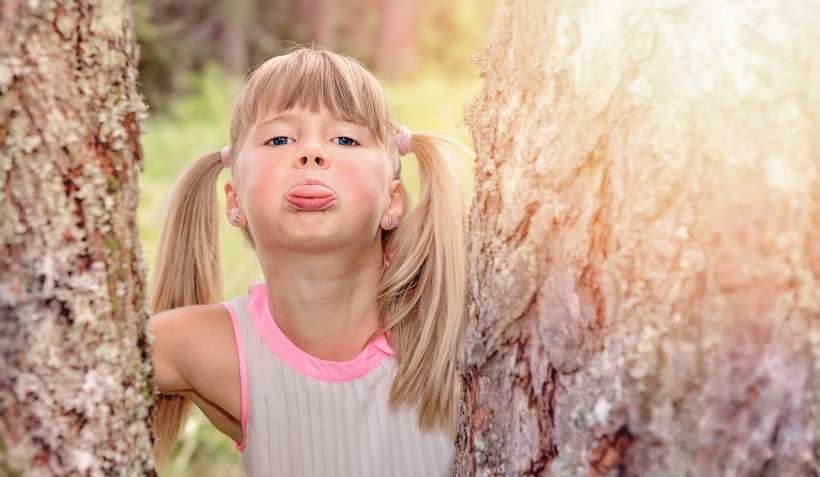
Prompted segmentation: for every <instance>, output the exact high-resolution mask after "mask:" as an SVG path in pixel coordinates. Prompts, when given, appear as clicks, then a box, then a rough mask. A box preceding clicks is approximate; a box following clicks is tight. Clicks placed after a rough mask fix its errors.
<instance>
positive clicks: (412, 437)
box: [224, 283, 455, 477]
mask: <svg viewBox="0 0 820 477" xmlns="http://www.w3.org/2000/svg"><path fill="white" fill-rule="evenodd" d="M224 305H225V307H226V308H227V309H228V312H229V313H230V315H231V320H232V321H233V326H234V334H235V336H236V344H237V349H238V351H239V373H240V385H241V396H242V435H243V439H242V442H241V443H240V444H237V446H236V447H237V449H239V450H240V452H241V455H242V464H243V466H244V468H245V474H246V475H248V476H252V477H263V476H264V477H267V476H283V477H298V476H339V477H345V476H349V477H359V476H382V475H391V476H413V477H416V476H446V475H449V474H450V466H451V463H452V461H453V457H454V453H455V446H454V443H453V437H452V436H448V435H447V434H446V433H444V432H441V431H430V432H426V431H422V430H420V429H419V428H418V425H417V422H418V414H417V411H416V410H415V409H411V408H408V407H406V406H404V407H401V408H398V409H391V407H390V406H389V405H388V399H389V396H390V386H391V384H392V382H393V378H394V377H395V376H396V369H397V365H396V358H395V353H394V352H393V350H392V349H391V348H390V346H389V344H388V342H387V340H386V339H385V338H384V337H383V336H381V337H379V338H377V339H375V340H374V341H373V342H371V343H370V344H368V345H367V346H366V347H365V349H364V350H363V351H362V352H361V353H360V354H359V356H357V357H356V358H355V359H353V360H352V361H347V362H343V363H340V362H333V361H324V360H321V359H318V358H315V357H313V356H311V355H309V354H307V353H305V352H304V351H302V350H301V349H299V348H298V347H297V346H296V345H294V344H293V343H292V342H291V341H290V340H289V339H288V338H287V337H286V336H285V335H284V333H282V331H281V330H280V329H279V327H278V326H277V325H276V322H275V321H274V319H273V317H272V316H271V313H270V308H269V306H268V290H267V286H266V285H265V284H264V283H259V284H256V285H254V286H252V287H251V290H250V293H249V294H248V295H247V296H244V297H240V298H237V299H235V300H233V301H230V302H227V303H224Z"/></svg>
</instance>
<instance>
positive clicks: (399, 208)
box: [381, 179, 407, 230]
mask: <svg viewBox="0 0 820 477" xmlns="http://www.w3.org/2000/svg"><path fill="white" fill-rule="evenodd" d="M406 198H407V190H406V189H405V188H404V182H402V181H401V180H398V179H396V180H394V181H393V182H391V183H390V196H389V199H388V203H387V208H386V209H385V210H384V214H382V219H381V227H382V229H384V230H392V229H395V228H396V227H398V226H399V223H401V217H402V215H403V214H404V204H405V203H406Z"/></svg>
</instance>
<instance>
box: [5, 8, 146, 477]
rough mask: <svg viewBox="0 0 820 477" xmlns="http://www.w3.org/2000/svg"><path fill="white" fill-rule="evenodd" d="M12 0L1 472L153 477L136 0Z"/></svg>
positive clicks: (7, 71) (8, 37)
mask: <svg viewBox="0 0 820 477" xmlns="http://www.w3.org/2000/svg"><path fill="white" fill-rule="evenodd" d="M0 10H1V11H0V21H1V22H2V23H0V216H1V217H2V219H0V474H2V475H21V474H23V473H24V474H25V475H28V476H40V475H43V476H45V475H49V476H51V475H89V476H91V475H94V476H96V475H141V474H151V473H153V471H152V470H151V469H152V464H151V454H150V447H151V444H150V437H149V430H148V427H147V425H146V416H147V411H148V406H149V404H148V403H149V402H150V398H151V389H152V387H151V385H150V368H149V354H148V353H149V352H148V339H147V336H146V320H147V317H148V312H147V307H146V300H145V296H144V293H145V292H144V289H145V278H144V263H143V261H142V258H141V252H140V248H139V243H138V241H137V229H136V209H137V200H138V193H137V174H138V172H139V170H140V169H141V166H142V158H141V150H140V147H139V143H138V137H139V134H140V123H141V120H142V117H143V116H144V114H145V110H144V106H143V103H142V100H141V98H140V97H139V95H138V94H137V92H136V80H137V69H136V65H137V57H138V47H137V45H136V40H135V34H134V25H133V20H132V4H131V2H122V1H111V0H105V1H99V0H84V1H45V0H41V1H22V0H5V1H4V2H2V3H0Z"/></svg>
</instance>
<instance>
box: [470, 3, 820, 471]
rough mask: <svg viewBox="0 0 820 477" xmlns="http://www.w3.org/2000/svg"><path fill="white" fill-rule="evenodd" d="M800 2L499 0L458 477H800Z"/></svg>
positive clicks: (803, 101) (815, 39) (818, 406)
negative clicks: (460, 474) (464, 437)
mask: <svg viewBox="0 0 820 477" xmlns="http://www.w3.org/2000/svg"><path fill="white" fill-rule="evenodd" d="M818 24H820V4H818V3H817V2H803V1H800V0H772V1H768V2H746V1H739V0H738V1H729V0H727V1H721V2H713V1H706V0H692V1H685V0H683V1H661V2H644V1H641V0H635V1H626V0H625V1H618V2H604V1H597V0H586V1H584V0H579V1H544V0H521V1H513V0H503V1H501V3H500V8H499V12H498V17H497V19H496V25H495V30H494V33H493V34H492V39H491V41H490V44H489V46H488V47H487V49H486V51H485V52H484V54H483V58H482V59H481V62H480V63H481V66H482V70H483V73H482V74H483V77H484V86H483V89H482V90H481V92H480V93H479V95H478V97H477V100H476V102H475V104H474V105H473V106H472V108H471V110H470V111H469V113H468V123H469V125H470V126H471V128H472V133H473V137H474V143H475V146H476V151H477V154H478V161H477V172H476V174H477V177H476V197H475V200H474V203H473V207H472V213H471V236H470V242H469V247H470V263H471V265H472V267H473V268H472V271H471V283H470V292H471V299H470V306H471V308H470V312H471V315H472V317H473V319H474V320H475V321H473V322H472V326H471V327H470V332H469V337H468V352H467V364H466V370H465V387H466V405H467V413H468V427H469V432H468V436H467V450H466V451H465V452H463V453H462V455H461V459H462V465H463V467H464V468H465V469H467V470H466V471H465V474H466V475H472V474H476V475H480V476H486V475H551V476H584V475H626V476H661V475H662V476H686V475H692V476H694V475H698V476H700V475H703V476H706V475H709V476H720V475H725V476H735V475H740V476H745V475H771V476H775V475H777V476H792V475H801V476H803V475H818V469H820V114H818V111H820V88H818V85H820V56H818V55H820V50H818V48H817V45H820V29H818V28H817V25H818Z"/></svg>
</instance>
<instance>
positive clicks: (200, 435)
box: [138, 67, 480, 477]
mask: <svg viewBox="0 0 820 477" xmlns="http://www.w3.org/2000/svg"><path fill="white" fill-rule="evenodd" d="M192 82H193V84H194V93H193V94H192V95H190V96H188V97H186V98H183V99H179V100H177V101H175V102H174V103H172V104H171V105H169V108H168V111H169V112H168V113H167V114H164V115H152V116H151V117H149V119H148V120H147V121H146V123H145V126H146V129H147V131H146V133H145V134H144V135H143V136H142V140H141V142H142V147H143V152H144V157H145V170H144V172H143V174H142V175H141V177H140V189H141V193H142V196H141V200H140V206H139V210H138V226H139V234H140V241H141V243H142V249H143V254H144V255H145V258H146V260H147V261H148V263H149V273H150V269H151V265H153V262H154V258H155V257H156V250H157V242H158V240H159V236H160V231H161V225H162V221H163V213H164V212H163V211H164V210H165V208H166V207H165V204H164V200H165V196H166V194H167V192H168V190H169V189H170V188H171V186H172V184H173V182H174V180H175V179H176V178H177V177H178V176H179V174H180V172H181V171H182V170H183V168H184V167H185V165H186V164H187V163H188V162H189V161H191V160H193V159H195V158H197V157H199V156H201V155H203V154H205V153H208V152H212V151H217V150H219V149H221V148H222V147H223V146H224V145H226V144H227V143H228V125H229V120H230V114H231V109H232V107H233V101H234V98H235V97H236V93H237V92H238V90H239V86H240V85H239V83H238V82H237V81H235V80H232V79H229V78H227V77H225V76H224V75H223V74H222V73H221V72H220V71H219V70H218V69H217V68H214V67H211V68H207V69H206V70H205V72H204V73H203V74H201V75H199V76H197V77H195V78H193V79H192ZM479 86H480V81H479V79H478V78H477V75H466V74H465V75H463V77H458V76H455V77H454V76H452V75H449V76H448V77H447V78H445V77H443V76H442V75H437V74H436V73H435V72H427V73H426V74H420V75H418V76H417V77H415V78H412V79H407V80H403V81H393V82H389V83H385V89H386V91H387V95H388V98H389V101H390V106H391V109H392V110H393V112H394V114H395V116H396V118H397V119H398V121H399V122H400V123H402V124H404V125H406V126H407V127H408V128H410V129H411V130H417V131H426V132H434V133H439V134H443V135H447V136H450V137H452V138H454V139H457V140H459V141H461V142H462V143H464V144H469V143H470V140H469V139H470V138H469V134H468V131H467V128H466V127H465V126H463V125H461V121H462V117H463V112H464V108H465V106H466V105H467V104H468V103H469V101H470V100H471V98H472V97H473V96H474V94H475V93H476V91H477V90H478V87H479ZM402 175H403V176H404V179H405V182H406V183H407V184H408V188H409V189H410V191H411V194H417V191H418V172H417V168H416V166H415V163H414V161H413V159H412V156H409V157H408V158H404V159H403V160H402ZM226 179H227V172H226V173H223V177H222V178H221V180H222V183H224V180H226ZM468 186H469V184H468ZM218 190H221V184H220V187H219V189H218ZM220 195H221V194H220ZM222 200H223V202H222V203H223V204H224V198H222ZM220 253H221V255H222V272H223V275H222V276H223V284H224V285H223V286H224V295H223V298H224V299H230V298H233V297H235V296H239V295H244V294H245V293H246V292H247V289H248V287H249V286H250V285H251V284H252V283H254V282H257V281H259V280H261V273H260V271H259V266H258V264H257V262H256V256H255V254H254V253H253V250H251V249H250V247H249V246H248V245H247V244H246V243H245V241H244V239H243V238H242V236H241V234H240V233H239V232H238V231H236V230H235V229H234V228H232V227H230V226H229V225H228V223H227V221H222V226H221V230H220ZM149 282H150V278H149ZM160 475H163V476H174V477H177V476H178V477H195V476H217V475H218V476H225V477H231V476H241V475H242V471H241V466H240V465H239V458H238V452H237V451H236V450H234V448H233V444H232V442H231V441H230V439H228V438H227V437H225V436H223V435H222V434H220V433H219V432H218V431H216V430H215V429H214V428H213V427H212V426H211V425H210V424H209V423H208V422H207V421H206V420H205V418H204V416H203V415H202V414H201V413H199V412H198V411H196V412H194V413H193V415H192V416H191V418H190V419H189V420H188V423H187V424H186V426H185V429H184V431H183V433H182V437H181V439H180V440H179V442H178V443H177V445H176V449H175V451H174V454H173V456H172V458H171V459H169V463H168V465H167V466H166V467H165V468H164V469H163V470H162V472H161V473H160Z"/></svg>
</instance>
